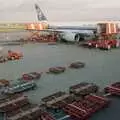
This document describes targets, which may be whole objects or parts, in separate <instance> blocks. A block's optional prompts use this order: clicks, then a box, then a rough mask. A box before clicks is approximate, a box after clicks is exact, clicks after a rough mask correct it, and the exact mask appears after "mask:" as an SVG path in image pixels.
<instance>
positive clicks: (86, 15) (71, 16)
mask: <svg viewBox="0 0 120 120" xmlns="http://www.w3.org/2000/svg"><path fill="white" fill-rule="evenodd" d="M36 2H37V3H38V4H39V6H40V7H41V9H42V10H43V12H44V14H45V15H46V17H47V18H48V20H49V21H83V20H105V19H114V20H119V19H120V16H119V11H120V1H119V0H0V4H1V7H0V21H36V20H37V18H36V13H35V9H34V3H36Z"/></svg>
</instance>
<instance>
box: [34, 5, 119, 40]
mask: <svg viewBox="0 0 120 120" xmlns="http://www.w3.org/2000/svg"><path fill="white" fill-rule="evenodd" d="M35 9H36V12H37V18H38V20H39V21H40V22H44V23H47V24H48V30H53V31H60V32H62V37H63V39H65V40H67V41H75V40H76V38H75V37H76V35H77V40H79V39H80V37H81V34H87V37H88V39H89V36H90V35H92V34H93V33H94V31H95V30H97V29H98V28H97V24H98V23H108V22H110V23H119V25H120V21H83V22H82V21H80V22H52V21H49V20H48V19H47V17H46V16H45V15H44V14H43V12H42V10H41V9H40V7H39V5H38V4H35ZM86 39H87V38H86Z"/></svg>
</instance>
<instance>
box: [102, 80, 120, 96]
mask: <svg viewBox="0 0 120 120" xmlns="http://www.w3.org/2000/svg"><path fill="white" fill-rule="evenodd" d="M104 90H105V92H106V93H108V94H110V95H117V96H120V82H115V83H113V84H111V85H109V86H107V87H105V89H104Z"/></svg>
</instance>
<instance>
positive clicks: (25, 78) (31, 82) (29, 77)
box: [0, 62, 85, 94]
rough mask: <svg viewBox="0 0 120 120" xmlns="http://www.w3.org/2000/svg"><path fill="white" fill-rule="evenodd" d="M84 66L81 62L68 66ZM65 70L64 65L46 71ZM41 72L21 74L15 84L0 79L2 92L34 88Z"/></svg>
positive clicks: (16, 91)
mask: <svg viewBox="0 0 120 120" xmlns="http://www.w3.org/2000/svg"><path fill="white" fill-rule="evenodd" d="M84 66H85V64H84V63H81V62H75V63H72V64H70V65H69V67H70V68H77V69H78V68H83V67H84ZM65 70H66V67H52V68H49V70H48V71H47V73H54V74H59V73H63V72H64V71H65ZM42 73H43V72H30V73H25V74H23V75H22V76H21V77H20V78H18V79H17V80H16V81H17V83H16V84H11V82H10V81H9V80H5V79H1V80H0V87H5V89H4V90H3V93H7V94H14V93H19V92H24V91H26V90H30V89H34V88H36V86H37V85H36V83H35V81H36V80H39V79H40V78H41V76H42Z"/></svg>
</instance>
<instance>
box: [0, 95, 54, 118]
mask: <svg viewBox="0 0 120 120" xmlns="http://www.w3.org/2000/svg"><path fill="white" fill-rule="evenodd" d="M0 110H2V111H4V113H5V114H6V115H5V116H6V118H5V120H55V119H54V118H53V117H52V116H51V114H49V113H47V112H46V111H44V110H42V108H41V107H40V106H39V105H36V104H32V103H30V101H29V99H28V97H27V96H23V95H22V94H16V95H13V96H9V97H8V98H5V99H2V100H1V101H0Z"/></svg>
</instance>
